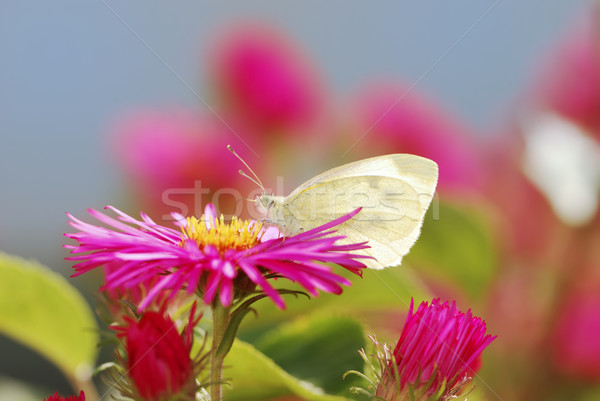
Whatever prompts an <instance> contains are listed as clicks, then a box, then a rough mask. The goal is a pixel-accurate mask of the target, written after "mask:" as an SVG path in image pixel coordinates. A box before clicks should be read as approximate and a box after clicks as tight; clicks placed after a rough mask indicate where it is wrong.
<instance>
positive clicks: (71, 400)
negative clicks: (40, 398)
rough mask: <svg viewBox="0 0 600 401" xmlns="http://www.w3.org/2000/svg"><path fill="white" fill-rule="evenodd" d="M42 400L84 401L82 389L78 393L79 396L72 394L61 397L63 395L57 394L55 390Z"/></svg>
mask: <svg viewBox="0 0 600 401" xmlns="http://www.w3.org/2000/svg"><path fill="white" fill-rule="evenodd" d="M44 401H85V394H83V391H82V392H80V393H79V397H77V396H74V395H72V396H69V397H63V396H60V395H58V391H57V392H56V393H54V394H53V395H51V396H50V397H48V398H44Z"/></svg>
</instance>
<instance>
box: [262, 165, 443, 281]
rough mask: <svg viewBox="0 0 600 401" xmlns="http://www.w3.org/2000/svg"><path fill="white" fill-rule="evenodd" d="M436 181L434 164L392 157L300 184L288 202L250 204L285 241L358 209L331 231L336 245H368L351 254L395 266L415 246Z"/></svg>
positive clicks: (265, 198) (374, 264)
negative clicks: (338, 240) (335, 235)
mask: <svg viewBox="0 0 600 401" xmlns="http://www.w3.org/2000/svg"><path fill="white" fill-rule="evenodd" d="M437 179H438V167H437V164H436V163H435V162H433V161H431V160H429V159H425V158H423V157H419V156H414V155H408V154H392V155H384V156H378V157H373V158H370V159H364V160H360V161H357V162H354V163H349V164H345V165H343V166H340V167H336V168H333V169H331V170H328V171H326V172H324V173H322V174H319V175H317V176H316V177H314V178H311V179H310V180H308V181H306V182H305V183H304V184H302V185H300V186H299V187H298V188H296V189H295V190H294V191H293V192H292V193H291V194H289V195H288V196H285V197H282V196H273V195H268V194H266V193H264V194H263V195H260V196H258V197H257V199H256V203H257V208H258V211H259V213H261V214H262V215H263V216H264V218H265V219H266V220H267V221H268V222H270V223H272V224H275V225H277V226H278V227H279V229H280V231H281V232H282V233H283V234H285V235H294V234H298V233H300V232H302V231H306V230H310V229H312V228H315V227H318V226H320V225H322V224H325V223H327V222H329V221H331V220H334V219H336V218H338V217H341V216H343V215H345V214H347V213H350V212H351V211H353V210H355V209H357V208H362V210H361V211H360V213H358V215H356V216H355V217H353V218H352V219H350V220H348V221H346V222H345V223H342V224H341V225H339V226H337V227H336V230H337V234H341V235H344V236H346V238H345V239H344V240H341V241H340V242H339V243H341V244H349V243H357V242H363V241H368V245H369V246H370V248H368V249H364V250H360V251H354V252H356V253H358V254H363V255H369V256H372V257H374V258H375V259H374V260H373V259H370V258H369V259H367V258H365V259H363V260H362V262H363V263H365V264H366V265H367V266H368V267H370V268H374V269H382V268H384V267H388V266H396V265H399V264H400V262H401V261H402V257H403V256H404V255H406V254H407V253H408V251H409V249H410V248H411V247H412V245H413V244H414V243H415V241H416V240H417V238H418V236H419V233H420V231H421V226H422V224H423V218H424V216H425V212H426V211H427V208H428V207H429V205H430V203H431V200H432V198H433V194H434V192H435V187H436V184H437Z"/></svg>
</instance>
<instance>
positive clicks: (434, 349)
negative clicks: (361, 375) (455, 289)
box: [376, 298, 496, 401]
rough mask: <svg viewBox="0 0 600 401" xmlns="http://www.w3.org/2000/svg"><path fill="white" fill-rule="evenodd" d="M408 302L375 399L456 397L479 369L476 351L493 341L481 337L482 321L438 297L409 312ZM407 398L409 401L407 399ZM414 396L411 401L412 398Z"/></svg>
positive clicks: (453, 303) (411, 307)
mask: <svg viewBox="0 0 600 401" xmlns="http://www.w3.org/2000/svg"><path fill="white" fill-rule="evenodd" d="M413 306H414V302H413V301H411V305H410V309H409V312H408V316H407V318H406V323H405V324H404V328H403V329H402V333H401V334H400V339H399V340H398V343H397V344H396V348H395V349H394V351H393V353H392V355H393V359H392V361H388V362H387V363H386V366H385V368H384V371H383V372H382V381H381V383H380V384H379V386H378V388H377V393H376V394H377V395H378V396H380V397H383V398H385V399H386V400H388V401H396V400H398V401H399V400H408V399H414V400H417V401H418V400H429V399H430V397H431V396H432V395H436V397H434V399H436V400H438V399H439V400H444V399H446V397H447V398H451V397H452V396H455V395H460V393H461V390H462V389H463V386H464V384H466V383H467V382H468V381H469V380H470V379H471V377H472V375H473V374H474V373H475V372H476V371H477V370H479V368H480V366H481V362H480V355H481V352H482V351H483V350H484V349H485V348H486V347H487V346H488V345H489V344H490V343H491V342H492V341H493V340H494V339H495V338H496V337H495V336H493V337H492V336H490V335H486V333H485V332H486V325H485V322H484V321H483V320H481V319H480V318H478V317H475V316H473V315H472V314H471V311H470V310H469V311H468V312H467V313H466V314H465V313H463V312H460V311H459V310H458V308H457V307H456V302H452V304H449V303H448V302H444V303H441V302H440V300H439V298H436V299H434V300H432V301H431V305H429V304H428V303H427V302H423V303H421V305H420V306H419V308H418V309H417V311H416V312H414V313H413ZM409 394H412V395H413V398H410V397H409ZM415 396H416V398H415Z"/></svg>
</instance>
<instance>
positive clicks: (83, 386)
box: [67, 375, 100, 401]
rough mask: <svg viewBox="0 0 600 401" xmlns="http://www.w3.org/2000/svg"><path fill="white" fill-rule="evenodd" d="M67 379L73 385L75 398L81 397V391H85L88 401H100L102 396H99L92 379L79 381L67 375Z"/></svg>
mask: <svg viewBox="0 0 600 401" xmlns="http://www.w3.org/2000/svg"><path fill="white" fill-rule="evenodd" d="M67 379H68V380H69V382H70V383H71V387H73V390H74V391H75V396H77V397H78V396H79V391H80V390H83V393H84V394H85V399H86V401H98V400H99V399H100V395H99V394H98V390H96V386H95V385H94V382H93V381H92V380H91V378H88V379H86V380H81V379H77V378H76V377H74V376H71V375H67Z"/></svg>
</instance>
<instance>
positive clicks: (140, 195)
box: [111, 110, 260, 216]
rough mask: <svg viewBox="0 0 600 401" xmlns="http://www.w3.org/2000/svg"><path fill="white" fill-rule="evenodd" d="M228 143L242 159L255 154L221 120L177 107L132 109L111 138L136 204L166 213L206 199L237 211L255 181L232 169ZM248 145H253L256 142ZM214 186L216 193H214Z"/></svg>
mask: <svg viewBox="0 0 600 401" xmlns="http://www.w3.org/2000/svg"><path fill="white" fill-rule="evenodd" d="M236 134H238V135H241V134H242V133H241V132H240V133H238V132H236ZM228 144H231V145H233V146H234V148H235V149H236V151H237V152H238V153H239V154H240V155H241V156H242V157H244V158H245V159H246V160H247V161H249V162H250V161H252V160H254V159H255V157H254V153H253V152H252V151H251V150H250V149H249V148H248V147H247V146H246V143H243V142H240V141H239V140H238V138H237V137H236V135H234V134H233V133H232V132H230V131H229V128H228V127H226V126H225V125H224V124H223V123H222V122H220V121H218V120H216V119H210V118H207V117H203V116H200V115H198V114H195V113H192V112H190V111H183V110H175V111H163V112H155V111H146V112H139V113H136V114H132V115H130V116H129V117H128V118H125V119H123V120H122V121H121V122H120V123H119V124H118V126H117V127H116V128H115V130H114V132H113V135H112V138H111V148H112V150H113V152H114V154H115V155H116V158H117V161H118V163H119V164H120V165H121V166H122V167H123V170H124V172H125V175H126V176H127V177H128V178H129V180H130V182H131V186H132V187H133V188H134V190H135V192H136V195H137V199H138V200H139V203H140V205H141V208H143V209H147V210H150V211H151V212H152V213H154V214H159V213H163V214H165V215H167V216H168V213H169V212H170V211H173V210H174V208H180V210H179V212H180V213H182V214H201V213H202V205H203V204H206V203H209V202H214V203H215V204H216V205H217V206H218V207H219V210H220V211H221V212H223V213H225V214H233V212H234V210H236V211H237V213H236V214H241V213H240V212H239V208H240V207H241V206H242V204H241V202H243V198H245V197H246V196H247V195H248V192H249V191H250V190H252V189H255V185H254V184H252V183H251V182H250V181H249V180H247V179H245V178H243V177H241V176H240V175H239V174H238V168H237V165H238V164H239V161H238V160H237V159H236V158H235V157H234V156H233V155H232V154H231V153H230V152H229V151H228V150H227V148H226V146H227V145H228ZM251 148H252V149H256V150H257V148H256V144H255V143H252V145H251ZM256 167H257V170H259V168H258V167H260V166H256ZM259 171H260V170H259ZM224 189H225V190H224ZM219 190H221V191H220V192H219V193H220V194H221V196H219V195H218V194H219V193H217V194H215V193H216V192H217V191H219ZM227 191H229V192H227ZM234 192H237V193H238V194H240V195H241V196H234V195H233V193H234ZM217 196H218V197H217ZM186 209H187V210H186Z"/></svg>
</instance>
